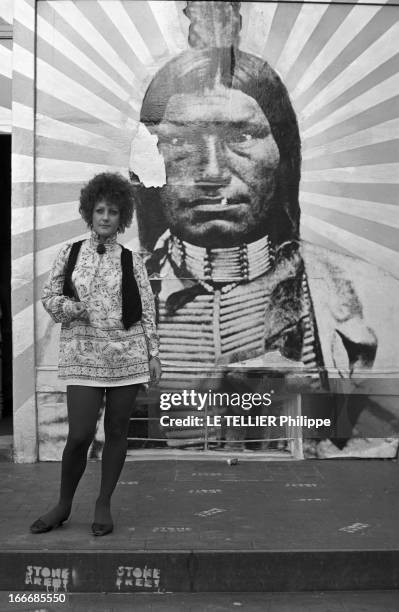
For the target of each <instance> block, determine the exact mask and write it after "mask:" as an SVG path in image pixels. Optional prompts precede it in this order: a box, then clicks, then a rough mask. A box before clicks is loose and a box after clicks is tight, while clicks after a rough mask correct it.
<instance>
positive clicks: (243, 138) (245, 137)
mask: <svg viewBox="0 0 399 612" xmlns="http://www.w3.org/2000/svg"><path fill="white" fill-rule="evenodd" d="M254 138H255V136H254V135H253V134H250V133H249V132H237V134H231V135H229V142H233V143H234V142H236V143H240V144H242V143H244V144H245V143H247V142H248V143H249V142H252V140H254Z"/></svg>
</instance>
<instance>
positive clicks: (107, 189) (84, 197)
mask: <svg viewBox="0 0 399 612" xmlns="http://www.w3.org/2000/svg"><path fill="white" fill-rule="evenodd" d="M101 200H106V201H107V202H108V203H109V204H113V205H114V206H117V207H118V210H119V213H120V224H119V228H118V231H119V232H124V231H125V229H126V228H127V227H129V225H130V224H131V222H132V218H133V211H134V204H135V200H134V191H133V188H132V185H131V183H130V182H129V181H128V180H127V179H125V178H124V177H123V176H122V175H121V174H119V173H117V172H102V173H101V174H96V175H95V176H94V177H93V178H92V179H91V180H90V181H89V182H88V183H87V184H86V185H85V186H84V187H83V188H82V189H81V191H80V200H79V201H80V205H79V212H80V214H81V216H82V218H83V219H84V221H86V223H87V225H88V226H89V227H91V226H92V219H93V209H94V207H95V205H96V204H97V203H98V202H99V201H101Z"/></svg>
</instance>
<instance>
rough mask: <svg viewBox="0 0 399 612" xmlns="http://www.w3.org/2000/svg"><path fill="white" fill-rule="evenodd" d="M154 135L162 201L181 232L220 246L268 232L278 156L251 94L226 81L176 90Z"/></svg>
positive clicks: (190, 238)
mask: <svg viewBox="0 0 399 612" xmlns="http://www.w3.org/2000/svg"><path fill="white" fill-rule="evenodd" d="M156 133H157V134H158V137H159V149H160V152H161V153H162V155H163V158H164V160H165V166H166V185H165V186H164V187H162V188H161V203H162V206H163V212H164V215H165V217H166V221H167V224H168V226H169V227H170V229H171V230H172V232H173V233H174V234H175V235H176V236H178V237H179V238H181V239H183V240H187V241H188V242H191V243H193V244H197V245H200V246H203V247H213V248H217V247H227V246H235V245H237V244H240V243H242V242H245V241H248V240H251V239H253V238H256V237H259V235H262V234H265V233H267V228H265V227H264V226H263V227H262V224H263V222H264V220H265V217H266V215H267V212H268V203H269V202H270V201H271V200H272V198H273V196H274V194H275V190H276V169H277V168H278V165H279V161H280V155H279V150H278V147H277V144H276V141H275V140H274V138H273V135H272V133H271V130H270V125H269V122H268V120H267V119H266V117H265V115H264V114H263V112H262V110H261V108H260V107H259V105H258V103H257V102H256V101H255V100H254V99H253V98H251V97H250V96H248V95H246V94H244V93H243V92H241V91H238V90H234V89H227V88H225V87H222V86H218V87H217V88H215V89H212V90H210V91H209V92H207V93H206V94H202V95H200V94H177V95H175V96H172V97H171V99H170V100H169V102H168V105H167V107H166V111H165V114H164V117H163V120H162V122H161V123H160V124H159V125H158V126H157V128H156ZM262 230H263V231H262Z"/></svg>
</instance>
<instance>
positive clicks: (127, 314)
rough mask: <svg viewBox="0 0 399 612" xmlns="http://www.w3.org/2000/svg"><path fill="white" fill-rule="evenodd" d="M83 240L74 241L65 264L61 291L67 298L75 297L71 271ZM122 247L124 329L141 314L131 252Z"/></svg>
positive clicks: (137, 319)
mask: <svg viewBox="0 0 399 612" xmlns="http://www.w3.org/2000/svg"><path fill="white" fill-rule="evenodd" d="M82 242H83V240H79V242H74V243H73V245H72V247H71V250H70V253H69V257H68V261H67V264H66V266H65V276H64V286H63V290H62V293H63V294H64V295H65V296H67V297H69V298H74V297H75V298H76V292H75V290H74V287H73V284H72V272H73V271H74V269H75V264H76V260H77V258H78V255H79V251H80V247H81V246H82ZM120 246H121V247H122V252H121V268H122V323H123V327H124V328H125V329H129V328H130V327H131V326H132V325H133V324H134V323H137V321H140V319H141V316H142V314H143V309H142V304H141V297H140V292H139V288H138V286H137V282H136V279H135V278H134V272H133V253H132V252H131V251H130V250H129V249H125V247H124V246H122V245H120Z"/></svg>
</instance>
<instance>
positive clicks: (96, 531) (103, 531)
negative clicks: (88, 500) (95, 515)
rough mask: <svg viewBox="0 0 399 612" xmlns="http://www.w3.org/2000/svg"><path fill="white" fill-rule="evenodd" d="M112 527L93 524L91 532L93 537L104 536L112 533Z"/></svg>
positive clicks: (103, 524)
mask: <svg viewBox="0 0 399 612" xmlns="http://www.w3.org/2000/svg"><path fill="white" fill-rule="evenodd" d="M113 530H114V526H113V524H112V523H93V524H92V526H91V531H92V534H93V535H94V536H105V535H107V533H112V531H113Z"/></svg>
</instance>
